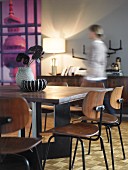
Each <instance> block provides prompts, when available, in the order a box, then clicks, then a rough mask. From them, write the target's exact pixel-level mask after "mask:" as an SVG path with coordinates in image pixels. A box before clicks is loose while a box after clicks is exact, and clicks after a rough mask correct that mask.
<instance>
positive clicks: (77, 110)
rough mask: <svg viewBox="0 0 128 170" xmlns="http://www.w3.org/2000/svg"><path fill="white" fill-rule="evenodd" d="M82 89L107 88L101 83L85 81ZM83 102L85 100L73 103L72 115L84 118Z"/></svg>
mask: <svg viewBox="0 0 128 170" xmlns="http://www.w3.org/2000/svg"><path fill="white" fill-rule="evenodd" d="M80 87H99V88H105V85H104V83H103V82H101V81H87V80H83V81H82V83H81V85H80ZM82 102H83V100H80V101H75V102H72V103H71V106H70V112H71V114H72V115H78V116H82V115H83V113H82Z"/></svg>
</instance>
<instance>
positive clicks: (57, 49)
mask: <svg viewBox="0 0 128 170" xmlns="http://www.w3.org/2000/svg"><path fill="white" fill-rule="evenodd" d="M43 50H44V52H45V53H54V54H55V53H64V52H65V39H63V38H44V39H43Z"/></svg>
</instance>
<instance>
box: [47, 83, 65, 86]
mask: <svg viewBox="0 0 128 170" xmlns="http://www.w3.org/2000/svg"><path fill="white" fill-rule="evenodd" d="M47 85H48V86H68V83H67V82H49V83H48V84H47Z"/></svg>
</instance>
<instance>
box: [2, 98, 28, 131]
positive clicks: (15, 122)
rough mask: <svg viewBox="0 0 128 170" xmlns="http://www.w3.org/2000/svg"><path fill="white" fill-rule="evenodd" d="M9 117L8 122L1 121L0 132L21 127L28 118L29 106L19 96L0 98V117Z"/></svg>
mask: <svg viewBox="0 0 128 170" xmlns="http://www.w3.org/2000/svg"><path fill="white" fill-rule="evenodd" d="M2 118H11V119H12V121H11V122H10V123H6V122H5V123H1V132H0V133H1V134H5V133H10V132H15V131H18V130H20V129H23V128H24V127H25V126H26V124H27V122H28V120H29V106H28V103H27V101H26V100H25V99H24V98H21V97H13V98H12V97H8V98H1V99H0V119H1V120H2Z"/></svg>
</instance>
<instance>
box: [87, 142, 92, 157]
mask: <svg viewBox="0 0 128 170" xmlns="http://www.w3.org/2000/svg"><path fill="white" fill-rule="evenodd" d="M91 142H92V141H91V140H89V146H88V155H90V151H91Z"/></svg>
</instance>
